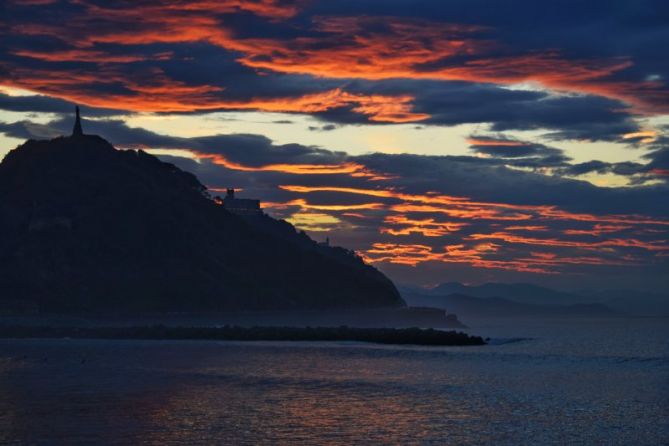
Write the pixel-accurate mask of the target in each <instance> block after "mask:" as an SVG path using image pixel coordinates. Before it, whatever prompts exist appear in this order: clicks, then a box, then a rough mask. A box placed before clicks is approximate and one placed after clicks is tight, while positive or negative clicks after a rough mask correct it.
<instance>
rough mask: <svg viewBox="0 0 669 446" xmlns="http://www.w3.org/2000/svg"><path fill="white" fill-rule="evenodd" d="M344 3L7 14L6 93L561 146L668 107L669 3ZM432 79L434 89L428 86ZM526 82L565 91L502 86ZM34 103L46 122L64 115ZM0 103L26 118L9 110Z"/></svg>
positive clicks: (56, 8) (627, 128)
mask: <svg viewBox="0 0 669 446" xmlns="http://www.w3.org/2000/svg"><path fill="white" fill-rule="evenodd" d="M336 3H337V4H336V5H334V4H332V2H294V3H293V2H288V3H284V2H274V1H269V0H267V1H262V2H251V3H248V2H242V3H240V2H237V1H230V2H228V1H223V2H217V3H216V4H213V3H211V2H199V1H198V2H194V3H193V2H190V4H189V5H188V7H185V6H184V5H183V4H176V5H173V7H172V8H164V7H163V6H161V4H160V3H159V2H152V1H146V2H141V3H133V5H132V8H130V7H127V8H126V7H124V8H120V7H118V6H110V5H109V4H107V3H100V2H93V1H90V0H87V1H83V2H78V3H77V4H71V3H68V2H54V3H53V4H49V5H43V6H42V7H39V8H37V7H29V6H21V5H20V4H19V3H18V2H10V3H8V8H7V15H6V16H5V17H6V21H7V25H8V27H7V31H6V32H0V41H1V42H2V44H3V45H2V48H3V50H2V63H0V83H4V84H6V85H12V86H19V87H21V86H22V87H24V88H29V89H31V90H34V91H41V92H43V93H45V94H49V95H51V96H58V97H64V98H68V99H69V100H71V101H77V102H82V103H85V104H90V105H95V106H97V107H98V108H117V107H118V108H119V109H122V110H125V111H128V110H131V111H158V112H163V111H170V112H182V113H199V112H205V111H207V110H269V111H283V112H292V113H309V114H312V115H315V116H317V117H318V118H320V119H322V120H324V121H330V122H333V123H340V124H361V123H366V124H388V123H397V122H420V123H421V125H456V124H461V123H491V125H492V128H491V130H493V131H507V130H536V129H545V130H546V131H547V132H548V135H549V136H550V137H552V138H555V139H589V140H616V139H618V138H619V137H620V135H622V134H625V133H630V132H634V131H637V130H638V125H637V124H636V123H635V121H634V119H633V118H634V117H635V115H636V113H637V111H636V110H635V109H634V108H633V107H641V106H643V107H646V108H648V107H651V108H652V107H661V106H662V104H665V105H666V101H665V99H666V98H667V92H666V88H665V87H666V79H667V78H669V76H668V74H669V70H668V69H667V62H666V61H665V60H664V59H665V58H661V57H656V51H654V49H656V48H659V47H661V42H664V41H667V42H669V33H668V32H667V30H666V27H665V26H662V24H663V22H662V21H658V19H657V17H658V14H650V13H649V11H664V10H666V5H664V4H662V3H660V2H635V3H634V4H624V5H623V4H616V6H615V7H611V6H610V5H609V4H608V3H602V2H593V4H592V5H590V4H588V5H587V6H585V5H583V4H582V3H581V2H577V3H578V7H576V6H570V5H572V2H571V1H565V2H561V5H563V6H560V7H548V9H550V11H551V13H550V14H546V8H545V7H543V6H542V7H537V5H536V4H535V3H533V2H530V1H527V0H524V1H521V0H514V1H513V2H511V3H510V4H505V5H504V6H500V5H496V6H493V5H491V4H490V2H483V1H480V0H477V1H472V2H462V1H455V2H451V3H449V5H448V7H444V5H443V2H440V1H435V0H431V1H426V0H421V1H418V2H412V4H411V5H408V4H407V3H406V2H398V1H391V2H383V4H381V3H378V2H369V1H361V2H349V1H342V2H336ZM575 4H576V3H574V5H575ZM593 5H594V6H593ZM572 7H573V8H576V9H577V10H578V11H579V14H578V18H577V19H576V18H575V17H574V14H572V13H569V12H568V11H570V10H571V8H572ZM616 11H622V12H624V13H617V12H616ZM659 15H661V13H660V14H659ZM64 23H67V25H68V26H67V27H65V26H63V24H64ZM639 23H644V27H639V26H638V24H639ZM646 24H647V25H646ZM537 27H540V29H541V32H536V29H538V28H537ZM356 35H359V36H361V37H364V38H360V39H355V38H354V37H355V36H356ZM451 40H453V41H454V42H460V43H459V44H458V45H462V47H459V46H457V45H456V46H452V45H449V44H448V42H450V41H451ZM586 42H587V44H586ZM396 48H402V50H395V49H396ZM458 48H464V49H463V50H462V51H460V49H458ZM426 50H429V51H432V52H433V53H434V54H435V55H439V54H442V53H443V57H436V58H435V57H428V56H425V54H426ZM328 51H329V53H328ZM380 55H382V57H381V56H380ZM291 57H294V58H295V59H290V58H291ZM300 58H304V60H300ZM403 58H407V60H404V59H403ZM423 58H424V59H425V60H423ZM283 59H286V62H287V64H283V62H282V60H283ZM340 59H341V61H340ZM264 64H268V65H267V67H265V65H264ZM621 64H622V65H621ZM402 67H404V68H402ZM403 69H406V70H408V71H402V70H403ZM444 69H448V70H449V71H447V72H441V71H438V70H444ZM435 70H437V71H438V73H437V74H438V76H437V75H435V76H436V77H438V79H431V80H429V79H424V78H423V77H424V76H425V75H426V74H430V73H433V72H435ZM395 72H396V74H392V75H390V74H389V73H395ZM347 73H348V74H347ZM439 73H441V74H439ZM400 78H403V79H401V80H400ZM558 78H559V79H558ZM353 79H355V80H353ZM649 79H650V80H649ZM523 80H530V81H532V80H534V81H537V82H544V83H548V84H550V86H552V87H554V88H556V89H563V90H565V91H568V92H570V94H568V95H562V96H553V95H550V94H548V93H546V92H544V91H520V90H510V89H509V88H507V87H505V85H508V84H509V83H514V82H516V81H523ZM574 93H577V94H574ZM635 98H636V99H635ZM17 101H19V102H20V101H23V103H22V104H18V103H17ZM32 101H33V105H32V107H33V108H32V110H35V111H41V110H44V111H52V112H61V110H63V109H64V107H65V106H66V104H67V102H65V101H60V102H59V103H53V104H51V103H49V104H46V103H43V102H44V101H43V100H38V99H37V98H33V99H32ZM40 101H42V102H40ZM0 107H1V108H4V109H7V110H12V109H17V108H19V109H21V110H24V111H28V110H30V107H31V106H30V105H29V100H19V99H13V98H12V99H9V98H2V103H0ZM95 113H97V111H96V112H95ZM100 113H101V114H105V113H106V114H110V113H111V112H108V111H105V112H100ZM89 115H92V114H89ZM326 125H332V124H326ZM323 129H326V128H323Z"/></svg>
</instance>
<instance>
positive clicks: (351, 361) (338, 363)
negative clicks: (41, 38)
mask: <svg viewBox="0 0 669 446" xmlns="http://www.w3.org/2000/svg"><path fill="white" fill-rule="evenodd" d="M479 325H480V328H478V329H476V330H478V331H479V332H480V333H481V334H485V335H488V336H491V337H493V339H499V340H502V342H500V343H498V344H497V345H488V346H485V347H450V348H433V347H392V346H377V345H373V344H362V343H290V342H278V343H271V342H256V343H253V342H252V343H241V342H238V343H235V342H207V341H95V340H24V341H11V340H3V341H0V352H1V358H2V359H1V360H0V361H1V362H0V364H1V365H0V367H1V369H0V392H1V394H2V395H3V397H2V399H0V443H5V442H9V441H12V440H18V441H19V442H25V443H42V442H44V441H46V442H47V443H52V442H54V441H55V442H57V443H65V444H72V443H96V444H99V443H116V444H212V443H219V444H220V443H233V444H295V443H300V442H301V443H307V444H351V443H368V444H379V443H384V444H400V443H403V444H464V445H467V444H471V445H475V444H476V445H478V444H509V445H511V444H513V445H517V444H634V445H644V444H647V445H658V444H664V443H666V440H667V438H669V436H668V435H669V426H668V425H667V419H669V417H668V416H669V390H668V389H669V386H667V383H669V354H668V351H669V349H668V346H667V339H669V336H667V334H668V331H669V329H668V327H667V324H666V321H663V320H653V319H636V320H610V321H605V322H601V321H599V322H596V323H595V322H592V321H586V320H583V321H579V322H574V321H572V323H571V325H570V326H568V327H567V326H565V325H564V324H563V323H562V322H561V321H553V322H550V323H545V322H544V323H542V324H534V325H532V324H530V325H528V324H520V323H519V324H517V327H516V328H512V327H508V326H505V325H503V324H502V325H500V324H499V323H494V322H486V321H482V322H480V323H479ZM519 327H522V328H519ZM495 335H498V336H497V337H495ZM518 338H531V339H527V340H519V339H518ZM510 339H516V340H515V342H504V341H503V340H510ZM640 346H645V347H644V348H641V347H640ZM37 419H39V420H40V422H39V423H36V422H35V420H37Z"/></svg>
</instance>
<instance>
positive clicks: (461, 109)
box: [0, 0, 669, 290]
mask: <svg viewBox="0 0 669 446" xmlns="http://www.w3.org/2000/svg"><path fill="white" fill-rule="evenodd" d="M0 24H1V25H0V43H1V44H0V158H1V157H3V156H4V155H5V154H6V153H8V152H9V151H10V150H12V149H13V148H15V147H16V146H18V145H19V144H21V143H22V142H23V141H24V140H26V139H29V138H32V139H47V138H51V137H55V136H58V135H61V134H67V133H69V132H70V131H71V127H72V110H73V107H74V104H79V105H80V106H81V108H82V114H83V117H84V131H85V132H86V133H93V134H99V135H101V136H103V137H104V138H106V139H107V140H109V141H110V142H112V143H113V144H114V145H115V146H116V147H117V148H119V149H135V150H136V149H142V150H145V151H147V152H149V153H153V154H155V155H157V156H159V157H160V158H161V159H163V160H165V161H168V162H171V163H174V164H176V165H177V166H179V167H181V168H183V169H185V170H188V171H191V172H193V173H195V174H196V175H197V176H198V178H200V180H201V181H202V182H203V184H205V185H206V186H207V187H209V189H210V191H211V193H212V194H219V193H223V191H224V190H225V188H228V187H234V188H236V189H238V190H239V192H238V196H240V197H246V198H259V199H261V200H262V202H263V207H264V210H265V212H267V213H268V214H270V215H272V216H274V217H277V218H284V219H287V220H288V221H290V222H291V223H293V224H294V225H295V226H296V227H298V228H299V229H301V230H304V231H306V232H307V233H308V234H309V235H311V236H312V237H313V238H314V239H316V240H318V241H323V240H325V238H326V237H329V239H330V240H331V243H332V244H335V245H340V246H344V247H347V248H350V249H353V250H355V251H356V252H357V253H358V254H359V255H360V256H361V257H363V258H364V259H365V260H366V261H367V262H369V263H371V264H373V265H374V266H376V267H377V268H379V269H380V270H382V271H383V272H385V273H386V274H388V275H389V276H390V278H391V279H393V280H395V282H396V283H400V284H415V285H434V284H437V283H440V282H447V281H459V282H463V283H468V284H478V283H485V282H529V283H536V284H543V285H548V286H553V287H557V288H562V289H583V288H596V289H605V288H632V289H643V290H657V289H662V288H664V289H666V287H667V286H669V274H668V273H669V240H668V237H667V235H668V234H669V194H668V192H669V58H667V57H666V54H667V53H666V51H667V50H666V49H667V48H669V3H667V2H665V1H662V0H658V1H649V0H629V1H616V0H606V1H598V0H592V1H576V0H573V1H572V0H561V1H553V2H537V1H535V0H507V1H504V2H500V1H491V0H488V1H482V0H449V1H445V0H414V1H408V0H402V1H400V0H384V1H381V0H355V1H349V0H337V1H327V0H294V1H293V0H286V1H283V0H255V1H243V0H217V1H213V0H193V1H184V0H173V1H170V2H164V1H158V0H134V1H130V0H128V1H115V2H108V1H102V0H6V1H4V2H2V4H1V5H0Z"/></svg>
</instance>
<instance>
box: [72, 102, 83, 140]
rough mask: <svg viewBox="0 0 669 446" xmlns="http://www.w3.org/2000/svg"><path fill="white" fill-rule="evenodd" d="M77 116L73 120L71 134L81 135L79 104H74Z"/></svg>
mask: <svg viewBox="0 0 669 446" xmlns="http://www.w3.org/2000/svg"><path fill="white" fill-rule="evenodd" d="M75 111H76V113H77V118H76V120H75V121H74V128H73V129H72V136H82V135H83V134H84V131H83V130H82V129H81V117H79V106H78V105H77V106H75Z"/></svg>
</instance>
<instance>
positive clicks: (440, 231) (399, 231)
mask: <svg viewBox="0 0 669 446" xmlns="http://www.w3.org/2000/svg"><path fill="white" fill-rule="evenodd" d="M384 223H386V224H389V225H391V226H396V227H397V226H399V227H400V228H394V227H381V228H380V229H379V231H380V232H381V233H385V234H390V235H396V236H399V235H409V234H412V233H417V234H422V235H423V236H425V237H441V236H443V235H446V234H449V233H452V232H457V231H459V230H461V229H462V228H464V227H465V226H467V225H468V224H467V223H454V222H438V221H435V220H434V219H433V218H426V219H422V220H417V219H411V218H408V217H407V216H406V215H389V216H387V217H386V218H385V219H384Z"/></svg>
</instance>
